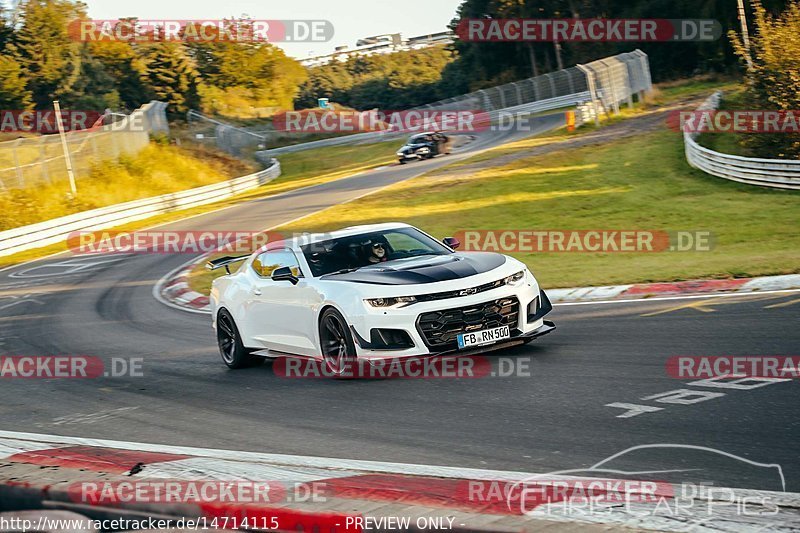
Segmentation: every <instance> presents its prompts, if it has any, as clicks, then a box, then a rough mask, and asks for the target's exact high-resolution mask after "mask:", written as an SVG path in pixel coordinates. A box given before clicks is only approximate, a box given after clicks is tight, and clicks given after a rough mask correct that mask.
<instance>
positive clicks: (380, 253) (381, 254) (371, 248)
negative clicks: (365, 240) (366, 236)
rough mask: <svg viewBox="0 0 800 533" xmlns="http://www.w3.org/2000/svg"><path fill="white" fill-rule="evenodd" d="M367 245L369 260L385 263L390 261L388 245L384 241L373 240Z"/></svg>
mask: <svg viewBox="0 0 800 533" xmlns="http://www.w3.org/2000/svg"><path fill="white" fill-rule="evenodd" d="M366 247H367V258H368V259H367V260H368V261H369V262H370V263H372V264H375V263H383V262H385V261H388V260H389V258H388V257H386V256H387V253H386V246H385V245H384V244H383V243H382V242H373V243H369V244H367V245H366Z"/></svg>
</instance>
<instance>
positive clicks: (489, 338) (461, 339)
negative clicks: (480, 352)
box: [456, 326, 511, 348]
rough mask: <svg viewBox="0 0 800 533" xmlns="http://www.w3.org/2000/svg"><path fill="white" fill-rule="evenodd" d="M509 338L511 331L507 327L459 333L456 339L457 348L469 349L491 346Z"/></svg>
mask: <svg viewBox="0 0 800 533" xmlns="http://www.w3.org/2000/svg"><path fill="white" fill-rule="evenodd" d="M510 337H511V329H510V328H509V327H508V326H500V327H499V328H491V329H482V330H480V331H472V332H470V333H459V334H458V337H456V338H457V339H458V347H459V348H469V347H470V346H480V345H482V344H491V343H493V342H496V341H500V340H503V339H508V338H510Z"/></svg>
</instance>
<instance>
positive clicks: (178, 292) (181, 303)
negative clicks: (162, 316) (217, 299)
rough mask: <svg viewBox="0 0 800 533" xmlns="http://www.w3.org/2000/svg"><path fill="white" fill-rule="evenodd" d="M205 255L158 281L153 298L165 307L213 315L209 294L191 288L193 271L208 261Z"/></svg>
mask: <svg viewBox="0 0 800 533" xmlns="http://www.w3.org/2000/svg"><path fill="white" fill-rule="evenodd" d="M207 258H208V257H207V256H205V255H203V256H200V257H199V258H197V259H193V260H192V261H190V262H189V263H185V264H183V265H181V266H179V267H178V268H176V269H175V270H173V271H172V272H170V273H168V274H167V275H166V276H164V277H163V278H161V279H160V280H158V282H157V283H156V284H155V286H154V287H153V297H155V299H156V300H158V301H160V302H162V303H163V304H165V305H168V306H170V307H174V308H177V309H182V310H184V311H190V312H193V313H204V314H208V313H211V306H210V304H209V299H208V295H207V294H201V293H199V292H197V291H194V290H192V289H191V288H190V287H189V275H190V274H191V272H192V270H194V268H195V267H196V266H197V265H198V264H200V263H203V262H205V261H206V259H207Z"/></svg>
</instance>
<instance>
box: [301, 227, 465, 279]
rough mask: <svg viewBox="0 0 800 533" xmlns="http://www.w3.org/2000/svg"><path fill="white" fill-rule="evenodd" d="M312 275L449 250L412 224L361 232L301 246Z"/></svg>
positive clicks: (445, 252)
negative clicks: (412, 226)
mask: <svg viewBox="0 0 800 533" xmlns="http://www.w3.org/2000/svg"><path fill="white" fill-rule="evenodd" d="M301 250H302V251H303V255H304V256H305V258H306V261H308V265H309V266H310V267H311V273H312V274H313V275H314V276H324V275H325V274H332V273H334V272H340V271H352V270H355V269H359V268H361V267H365V266H369V265H376V264H379V263H388V262H391V261H396V260H398V259H407V258H409V257H417V256H421V255H446V254H450V253H452V252H451V251H450V250H449V249H448V248H447V247H445V246H444V245H443V244H441V243H439V242H438V241H436V240H434V239H432V238H430V237H428V236H427V235H425V234H424V233H422V232H421V231H419V230H417V229H414V228H398V229H391V230H386V231H376V232H371V233H361V234H359V235H351V236H349V237H342V238H340V239H331V240H328V241H321V242H315V243H312V244H307V245H305V246H302V247H301Z"/></svg>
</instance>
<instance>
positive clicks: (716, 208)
mask: <svg viewBox="0 0 800 533" xmlns="http://www.w3.org/2000/svg"><path fill="white" fill-rule="evenodd" d="M798 215H800V197H798V196H797V195H796V193H792V192H785V191H776V190H770V189H761V188H758V187H751V186H747V185H742V184H738V183H734V182H728V181H725V180H721V179H718V178H714V177H712V176H708V175H706V174H704V173H702V172H699V171H696V170H694V169H691V168H690V167H689V166H688V165H687V163H686V161H685V159H684V155H683V147H682V142H681V138H680V136H679V135H675V133H674V132H672V131H656V132H653V133H648V134H643V135H641V136H638V137H635V138H633V139H625V140H621V141H617V142H611V143H607V144H604V145H600V146H591V147H584V148H579V149H573V150H562V151H557V152H554V153H551V154H548V155H542V156H536V157H530V158H522V159H518V160H515V161H513V162H511V163H510V164H508V165H504V166H501V167H492V166H491V164H490V163H489V164H487V165H485V166H484V168H483V169H481V170H477V171H476V169H475V168H474V167H473V168H472V169H470V171H469V172H465V171H459V170H458V169H450V168H447V169H444V170H439V171H437V172H434V173H433V174H429V175H426V176H422V177H419V178H415V179H412V180H409V181H405V182H402V183H399V184H397V185H394V186H392V187H391V188H389V189H386V190H384V191H382V192H380V193H377V194H374V195H371V196H370V197H369V198H365V199H362V200H358V201H355V202H351V203H349V204H346V205H342V206H337V207H334V208H331V209H327V210H325V211H323V212H320V213H318V214H316V215H312V216H310V217H307V218H306V219H303V220H301V221H298V222H296V223H293V224H291V225H289V226H286V227H285V228H281V229H283V230H286V231H326V230H331V229H335V228H340V227H343V226H348V225H353V224H370V223H378V222H384V221H390V220H400V221H404V222H408V223H410V224H413V225H416V226H419V227H420V228H422V229H424V230H425V231H428V232H430V233H431V234H433V235H436V236H440V237H444V236H446V235H452V234H455V233H457V232H459V231H463V230H474V229H539V230H541V229H553V230H560V229H563V230H581V229H639V230H666V231H673V230H691V231H695V230H698V231H710V232H712V234H713V239H714V243H715V244H714V248H713V249H712V251H706V252H702V251H696V252H661V253H655V252H650V253H529V254H525V253H522V254H512V255H514V256H516V257H517V258H518V259H520V260H522V261H524V262H525V263H527V264H528V265H529V266H530V267H531V268H532V270H533V271H534V272H535V273H536V275H537V276H538V278H539V279H540V281H541V282H542V284H543V285H544V286H545V287H569V286H583V285H602V284H614V283H630V282H650V281H669V280H685V279H695V278H727V277H746V276H757V275H770V274H783V273H792V272H800V263H798V260H797V254H796V250H797V249H798V247H800V236H799V235H798V234H797V232H796V231H795V224H796V221H797V218H798Z"/></svg>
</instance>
